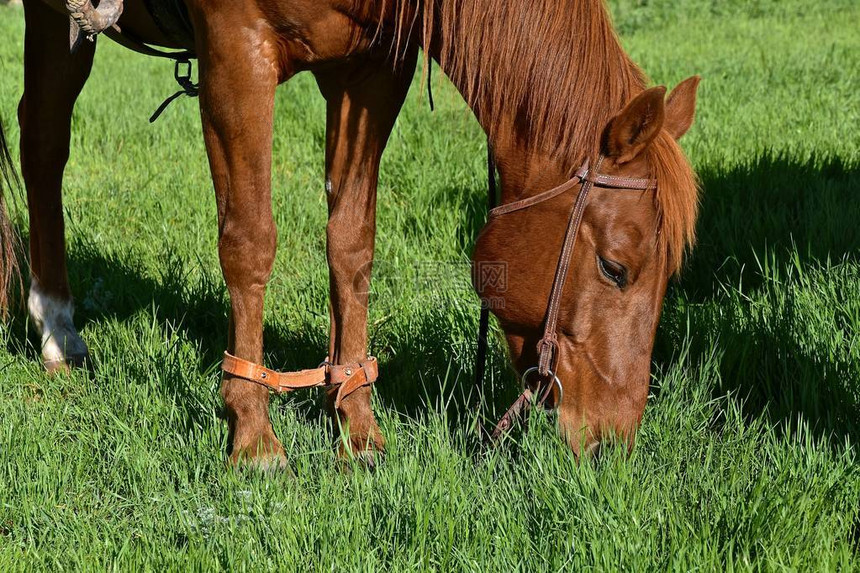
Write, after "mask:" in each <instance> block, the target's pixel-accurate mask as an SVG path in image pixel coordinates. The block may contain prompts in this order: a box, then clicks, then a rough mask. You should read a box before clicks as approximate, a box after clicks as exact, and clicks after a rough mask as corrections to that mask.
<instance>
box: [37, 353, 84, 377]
mask: <svg viewBox="0 0 860 573" xmlns="http://www.w3.org/2000/svg"><path fill="white" fill-rule="evenodd" d="M42 364H43V365H44V366H45V371H46V372H47V373H48V374H68V373H69V372H71V370H72V369H79V368H84V367H86V366H87V365H89V364H90V356H89V354H79V355H73V356H67V357H65V358H61V359H57V360H43V361H42Z"/></svg>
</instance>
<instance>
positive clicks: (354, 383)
mask: <svg viewBox="0 0 860 573" xmlns="http://www.w3.org/2000/svg"><path fill="white" fill-rule="evenodd" d="M221 370H223V371H224V372H225V373H226V374H229V375H230V376H235V377H237V378H242V379H244V380H247V381H249V382H254V383H255V384H259V385H261V386H264V387H266V388H268V389H269V390H271V391H272V392H276V393H278V394H284V393H287V392H293V391H295V390H302V389H305V388H337V394H336V396H335V404H334V405H335V408H340V405H341V402H342V401H343V399H344V398H346V397H347V396H349V395H350V394H352V393H353V392H355V391H356V390H358V389H359V388H361V387H363V386H369V385H371V384H373V383H374V382H376V380H377V378H379V367H378V363H377V361H376V358H374V357H372V356H370V357H368V358H367V359H366V360H363V361H361V362H354V363H352V364H345V365H335V364H329V363H328V362H323V363H322V364H321V365H320V366H319V367H317V368H313V369H310V370H298V371H295V372H278V371H277V370H271V369H269V368H266V367H265V366H262V365H260V364H256V363H254V362H250V361H248V360H243V359H241V358H237V357H236V356H233V355H232V354H230V353H229V352H225V353H224V360H223V361H222V362H221Z"/></svg>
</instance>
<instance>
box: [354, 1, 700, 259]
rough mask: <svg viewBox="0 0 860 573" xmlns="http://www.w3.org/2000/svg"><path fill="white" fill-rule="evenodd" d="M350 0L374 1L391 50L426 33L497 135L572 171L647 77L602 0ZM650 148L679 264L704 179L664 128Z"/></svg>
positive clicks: (665, 236) (370, 4) (663, 229)
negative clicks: (511, 135)
mask: <svg viewBox="0 0 860 573" xmlns="http://www.w3.org/2000/svg"><path fill="white" fill-rule="evenodd" d="M353 1H354V2H356V3H358V4H361V5H362V6H363V7H364V9H365V10H368V9H370V10H374V9H375V10H377V13H378V14H380V16H379V18H378V22H380V28H388V29H387V30H383V33H380V34H379V37H380V38H385V40H383V41H389V42H391V46H392V50H393V51H394V53H396V54H397V53H403V50H404V49H405V45H406V44H407V43H408V42H410V41H414V40H413V39H414V38H420V42H421V44H422V45H423V48H424V53H425V58H427V57H428V56H427V54H429V53H432V54H433V55H434V56H436V57H437V58H438V60H439V64H440V66H441V67H442V69H443V70H444V71H445V73H446V74H447V75H448V77H449V78H450V79H451V80H452V81H453V82H454V84H455V85H457V87H458V88H459V89H460V91H461V93H462V95H463V97H464V98H465V100H466V102H467V103H468V104H469V106H470V107H472V109H473V110H475V112H476V113H478V114H480V117H481V119H482V123H483V124H484V125H486V126H489V130H490V134H489V135H490V136H491V137H492V136H494V131H495V130H498V129H514V130H515V135H516V137H517V138H518V139H519V140H520V141H523V142H526V143H527V144H528V145H530V146H534V147H536V148H539V149H542V150H544V151H545V152H546V153H548V154H549V155H550V156H551V157H555V158H557V159H558V160H559V161H561V162H563V164H564V165H565V166H566V167H567V168H568V169H569V170H570V172H571V174H572V173H573V171H574V170H575V169H576V168H577V167H579V165H580V164H581V163H582V161H583V159H584V158H585V157H591V158H594V157H596V156H597V155H598V154H599V153H600V145H601V135H602V132H603V130H604V129H605V127H606V125H607V124H608V123H609V121H610V120H611V119H612V118H613V117H614V116H615V115H616V114H617V113H618V112H620V111H621V109H622V108H623V107H624V106H625V105H626V104H627V103H628V102H629V101H630V100H631V99H632V98H633V97H635V96H636V95H637V94H638V93H640V92H641V91H642V90H643V89H645V86H646V83H647V78H646V77H645V75H644V74H643V73H642V71H641V70H640V69H639V67H638V66H637V65H636V64H635V63H633V61H632V60H631V59H630V58H629V56H628V55H627V53H626V52H625V51H624V49H623V48H622V46H621V43H620V42H619V40H618V37H617V35H616V34H615V30H614V28H613V26H612V21H611V18H610V16H609V13H608V11H607V9H606V6H605V5H604V3H603V0H353ZM418 25H420V26H421V29H420V30H418V29H416V27H417V26H418ZM425 66H426V63H425ZM506 118H507V119H508V120H509V119H510V118H513V119H514V121H513V126H512V125H511V123H510V121H503V120H504V119H506ZM648 149H649V150H648V159H649V162H650V164H651V166H652V168H653V169H654V170H655V172H656V173H655V175H656V179H657V181H658V192H657V199H656V200H657V207H658V212H659V214H660V228H659V229H658V231H659V233H658V235H659V241H660V243H661V246H662V247H663V248H664V249H665V252H666V253H667V256H668V259H667V264H668V265H669V267H670V269H671V271H677V270H678V269H679V268H680V266H681V262H682V260H683V256H684V253H685V252H686V251H687V249H688V248H689V247H691V246H692V244H693V243H694V241H695V223H696V217H697V213H698V202H699V201H698V196H699V191H698V184H697V180H696V177H695V175H694V173H693V171H692V169H691V168H690V165H689V163H688V161H687V160H686V158H685V156H684V154H683V151H681V148H680V147H679V146H678V145H677V143H676V142H675V141H674V139H673V138H672V137H671V136H669V135H668V134H667V133H666V132H665V131H664V132H661V134H660V136H658V137H657V139H656V140H655V141H654V143H653V144H652V145H650V146H649V148H648Z"/></svg>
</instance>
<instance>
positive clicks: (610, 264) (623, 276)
mask: <svg viewBox="0 0 860 573" xmlns="http://www.w3.org/2000/svg"><path fill="white" fill-rule="evenodd" d="M597 264H598V266H599V267H600V272H601V273H603V276H605V277H606V278H608V279H609V280H611V281H612V282H614V283H615V284H616V286H618V288H622V289H623V288H624V287H626V286H627V268H626V267H625V266H624V265H622V264H621V263H616V262H615V261H607V260H606V259H604V258H603V257H601V256H598V257H597Z"/></svg>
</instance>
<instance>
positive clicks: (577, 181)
mask: <svg viewBox="0 0 860 573" xmlns="http://www.w3.org/2000/svg"><path fill="white" fill-rule="evenodd" d="M603 159H604V156H603V155H601V156H600V157H599V158H598V159H597V163H596V164H595V166H594V168H593V169H592V168H591V167H590V166H589V161H588V159H586V160H585V162H584V163H583V164H582V166H581V167H580V168H579V170H578V171H577V172H576V174H575V175H574V176H573V178H571V179H570V180H569V181H566V182H565V183H562V184H561V185H559V186H558V187H555V188H553V189H550V190H549V191H544V192H543V193H538V194H537V195H535V196H533V197H528V198H526V199H521V200H519V201H514V202H513V203H508V204H506V205H502V206H500V207H495V208H492V209H490V213H489V216H490V218H494V217H499V216H502V215H507V214H509V213H514V212H516V211H520V210H522V209H527V208H529V207H533V206H534V205H538V204H540V203H543V202H545V201H549V200H550V199H553V198H555V197H558V196H559V195H561V194H563V193H565V192H567V191H569V190H571V189H573V188H574V187H576V186H577V185H580V189H579V193H578V195H577V196H576V201H575V202H574V204H573V208H572V209H571V211H570V216H569V218H568V223H567V230H566V231H565V235H564V242H563V243H562V247H561V253H560V254H559V259H558V266H557V267H556V271H555V277H554V279H553V283H552V289H551V290H550V295H549V303H548V305H547V311H546V318H545V320H544V331H543V337H542V338H541V340H540V342H539V343H538V354H539V361H538V366H537V369H536V370H537V373H538V375H539V377H540V379H541V381H542V382H544V384H542V385H539V386H538V389H536V390H535V391H532V390H531V389H530V388H529V387H528V380H527V379H526V378H527V376H528V374H529V372H532V371H534V369H532V370H530V371H529V372H527V373H526V375H525V376H524V377H523V384H524V386H526V387H525V389H524V391H523V393H522V394H521V395H520V397H519V398H517V400H516V401H515V402H514V404H513V405H512V406H511V407H510V408H509V409H508V411H507V412H505V415H504V416H503V417H502V419H501V420H500V421H499V423H498V424H497V425H496V428H495V430H494V431H493V434H492V439H493V441H495V440H497V439H498V438H500V437H501V436H503V435H504V434H505V433H507V432H508V431H509V430H510V429H511V428H512V427H513V424H514V422H515V421H516V420H517V419H519V418H520V417H522V415H523V413H524V412H526V411H528V409H529V408H530V407H531V405H532V403H533V402H535V401H536V402H537V403H538V404H540V405H541V406H543V405H545V404H546V402H547V400H548V399H549V397H550V395H551V394H552V391H553V389H554V388H555V386H556V385H557V386H558V387H559V391H562V386H561V381H560V380H559V379H558V378H557V377H556V374H555V367H556V363H557V362H558V334H557V329H558V316H559V312H560V309H561V297H562V293H563V291H564V285H565V282H566V281H567V275H568V271H569V270H570V263H571V261H572V260H573V250H574V247H576V238H577V236H578V235H579V227H580V225H581V224H582V217H583V214H584V213H585V207H586V205H587V203H588V196H589V194H590V193H591V190H592V189H593V188H594V187H595V186H597V187H604V188H608V189H622V190H625V189H626V190H637V191H648V190H652V189H656V188H657V180H656V179H644V178H636V177H617V176H613V175H604V174H601V173H600V166H601V165H602V163H603ZM494 187H495V185H493V186H492V188H491V193H494ZM481 318H482V321H481V325H480V326H481V330H480V331H479V335H478V349H479V352H478V360H479V361H480V362H483V360H484V355H485V353H486V351H485V350H484V351H483V352H482V351H481V350H482V338H483V339H484V340H483V347H484V349H485V348H486V335H487V332H486V330H485V329H486V327H485V325H484V321H483V318H484V311H483V310H482V315H481ZM483 370H484V367H483V364H479V365H478V367H477V368H476V371H477V372H478V375H479V376H481V377H482V375H483ZM547 380H549V383H548V384H546V381H547ZM478 383H479V384H481V383H482V380H481V378H479V379H478Z"/></svg>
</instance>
